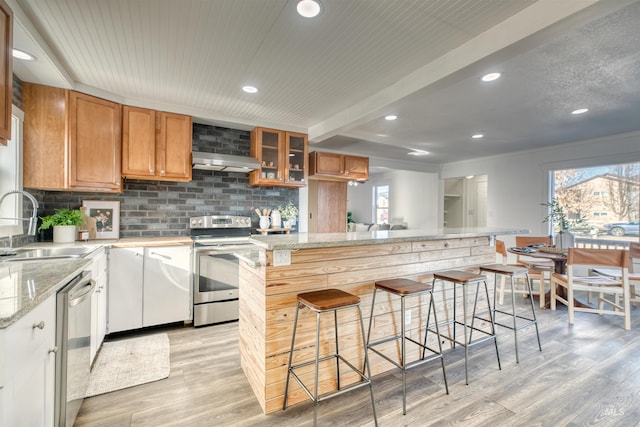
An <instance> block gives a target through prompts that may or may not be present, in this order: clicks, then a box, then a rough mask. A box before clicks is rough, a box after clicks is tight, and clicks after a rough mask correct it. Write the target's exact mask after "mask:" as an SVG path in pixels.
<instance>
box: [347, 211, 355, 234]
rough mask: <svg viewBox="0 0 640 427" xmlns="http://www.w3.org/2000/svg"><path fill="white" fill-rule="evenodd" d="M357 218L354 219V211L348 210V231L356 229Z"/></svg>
mask: <svg viewBox="0 0 640 427" xmlns="http://www.w3.org/2000/svg"><path fill="white" fill-rule="evenodd" d="M355 224H356V220H355V219H353V212H351V211H347V231H355V228H356V226H355Z"/></svg>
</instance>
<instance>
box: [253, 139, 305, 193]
mask: <svg viewBox="0 0 640 427" xmlns="http://www.w3.org/2000/svg"><path fill="white" fill-rule="evenodd" d="M251 156H253V157H255V158H256V159H258V163H260V167H259V169H256V170H254V171H252V172H251V173H250V175H249V184H250V185H256V186H275V187H303V186H305V185H307V174H308V163H307V162H308V160H307V135H305V134H302V133H294V132H285V131H282V130H277V129H267V128H255V129H253V130H252V131H251Z"/></svg>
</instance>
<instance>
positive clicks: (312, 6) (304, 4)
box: [296, 0, 320, 18]
mask: <svg viewBox="0 0 640 427" xmlns="http://www.w3.org/2000/svg"><path fill="white" fill-rule="evenodd" d="M296 10H297V11H298V13H299V14H300V16H304V17H305V18H313V17H316V16H318V14H319V13H320V3H319V2H317V1H316V0H302V1H299V2H298V5H297V6H296Z"/></svg>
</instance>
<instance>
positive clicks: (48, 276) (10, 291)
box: [0, 236, 193, 329]
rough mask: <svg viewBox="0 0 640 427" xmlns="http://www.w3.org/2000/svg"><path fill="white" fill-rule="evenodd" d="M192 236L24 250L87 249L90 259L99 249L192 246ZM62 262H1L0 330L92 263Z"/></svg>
mask: <svg viewBox="0 0 640 427" xmlns="http://www.w3.org/2000/svg"><path fill="white" fill-rule="evenodd" d="M192 243H193V241H192V240H191V237H189V236H178V237H135V238H124V239H119V240H89V241H85V242H83V241H77V242H73V243H53V242H37V243H33V244H30V245H27V246H23V247H22V248H28V249H35V248H51V247H56V248H59V247H88V248H90V251H88V252H87V254H86V255H89V254H90V253H91V252H92V251H93V250H94V249H98V248H100V247H114V248H116V247H118V248H126V247H133V246H171V245H190V244H192ZM86 255H85V257H84V258H61V259H43V260H40V261H36V260H29V261H13V262H0V329H3V328H6V327H8V326H10V325H11V324H13V323H14V322H15V321H17V320H18V319H20V318H21V317H23V316H24V315H25V314H26V313H28V312H29V311H31V310H32V309H33V308H34V307H36V306H37V305H38V304H39V303H40V302H42V301H44V300H45V299H47V298H48V297H50V296H51V295H53V294H55V293H57V292H58V291H59V290H60V289H62V288H63V287H64V285H65V284H67V283H68V282H69V281H70V280H71V279H73V278H74V277H75V276H76V275H77V274H78V273H80V272H81V271H82V270H83V269H84V268H85V267H86V266H87V265H89V264H90V263H91V259H90V258H88V257H86Z"/></svg>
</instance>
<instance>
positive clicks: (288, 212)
mask: <svg viewBox="0 0 640 427" xmlns="http://www.w3.org/2000/svg"><path fill="white" fill-rule="evenodd" d="M278 211H280V216H281V217H282V225H283V227H284V228H291V225H292V224H293V222H294V220H295V219H296V217H297V216H298V208H297V207H296V205H294V204H293V203H291V202H289V203H287V204H286V205H284V206H279V207H278Z"/></svg>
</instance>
